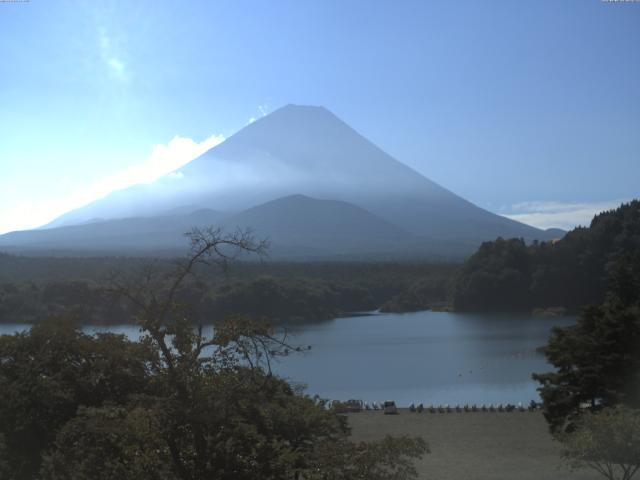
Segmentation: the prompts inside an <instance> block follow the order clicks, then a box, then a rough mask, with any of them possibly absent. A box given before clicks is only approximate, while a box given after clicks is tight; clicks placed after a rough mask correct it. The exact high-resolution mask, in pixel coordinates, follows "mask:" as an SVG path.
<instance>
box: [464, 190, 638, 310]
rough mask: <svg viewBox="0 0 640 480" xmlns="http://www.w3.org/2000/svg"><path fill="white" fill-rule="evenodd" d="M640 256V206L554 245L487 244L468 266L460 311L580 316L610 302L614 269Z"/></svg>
mask: <svg viewBox="0 0 640 480" xmlns="http://www.w3.org/2000/svg"><path fill="white" fill-rule="evenodd" d="M638 252H640V201H637V200H635V201H633V202H630V203H627V204H623V205H621V206H620V207H619V208H618V209H616V210H612V211H608V212H604V213H602V214H600V215H597V216H596V217H595V218H594V219H593V221H592V222H591V226H590V227H589V228H576V229H574V230H573V231H571V232H569V233H567V234H566V235H565V236H564V238H562V239H561V240H558V241H554V242H543V243H537V242H536V243H533V244H531V245H527V244H525V242H524V241H523V240H519V239H511V240H504V239H497V240H495V241H493V242H486V243H484V244H483V245H482V246H481V247H480V249H479V250H478V251H477V252H476V253H475V254H474V255H473V256H472V257H471V258H470V259H469V260H468V261H467V262H466V264H465V265H464V267H463V268H462V271H461V273H460V274H459V276H458V278H457V280H456V282H455V286H454V293H453V304H454V308H455V309H456V310H460V311H465V310H468V311H496V310H531V309H533V308H539V307H542V308H545V307H553V306H563V307H566V308H567V309H569V310H572V311H577V310H578V309H579V308H581V307H582V306H583V305H586V304H594V305H595V304H599V303H601V302H602V301H603V300H604V297H605V292H606V290H607V286H608V284H607V279H608V278H609V277H610V274H611V269H612V268H613V266H614V265H616V264H617V263H618V261H619V260H620V259H622V258H626V257H629V256H631V257H633V256H634V255H638Z"/></svg>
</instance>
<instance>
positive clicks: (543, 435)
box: [349, 409, 601, 480]
mask: <svg viewBox="0 0 640 480" xmlns="http://www.w3.org/2000/svg"><path fill="white" fill-rule="evenodd" d="M349 423H350V425H351V427H352V429H353V432H352V433H353V437H354V439H355V440H373V439H378V438H381V437H383V436H385V435H411V436H422V437H423V438H424V439H425V440H426V441H427V442H428V443H429V447H430V449H431V453H430V454H427V455H425V456H424V457H423V458H422V459H421V460H420V461H419V462H418V463H417V465H416V466H417V467H418V471H419V472H420V478H424V479H431V480H454V479H455V480H485V479H486V480H489V479H491V480H503V479H504V480H564V479H567V480H592V479H593V480H595V479H599V478H601V477H600V476H599V475H598V474H597V473H595V472H592V471H590V470H585V471H580V472H570V471H569V469H568V468H567V467H566V466H565V465H564V464H563V463H562V461H561V459H560V455H559V450H560V449H559V445H558V444H557V443H556V442H554V440H553V439H552V437H551V436H550V435H549V433H548V431H547V424H546V423H545V421H544V418H543V417H542V414H541V413H539V412H535V413H531V412H511V413H436V414H430V413H420V414H418V413H411V412H409V411H408V410H404V409H401V410H400V414H399V415H383V414H382V413H381V412H377V411H371V412H361V413H353V414H350V415H349Z"/></svg>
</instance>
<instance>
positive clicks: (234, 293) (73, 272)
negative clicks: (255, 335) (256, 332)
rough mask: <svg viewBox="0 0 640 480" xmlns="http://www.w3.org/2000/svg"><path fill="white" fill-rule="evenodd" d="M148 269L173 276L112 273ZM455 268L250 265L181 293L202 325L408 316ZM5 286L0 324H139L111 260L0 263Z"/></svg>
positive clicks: (202, 275)
mask: <svg viewBox="0 0 640 480" xmlns="http://www.w3.org/2000/svg"><path fill="white" fill-rule="evenodd" d="M150 265H151V266H152V270H153V271H155V272H170V271H171V265H172V263H171V262H170V261H168V260H157V261H153V262H151V261H149V260H142V259H130V260H129V263H128V264H123V263H122V259H119V258H114V259H112V264H111V269H112V270H118V269H119V272H120V274H121V276H127V275H128V276H131V277H136V275H138V274H139V272H140V271H141V270H144V269H148V268H150ZM92 267H95V271H92V270H91V268H92ZM456 268H457V266H456V265H449V264H417V265H410V264H397V263H379V264H366V263H362V264H347V263H313V264H297V263H266V262H265V263H263V264H260V263H248V262H245V263H238V264H236V265H234V268H233V270H232V271H231V272H230V273H229V274H228V275H224V274H221V273H211V269H208V270H205V269H200V270H199V271H198V276H197V278H198V280H197V281H191V282H188V283H187V284H185V285H183V286H182V287H181V294H182V299H183V300H184V301H186V302H188V303H189V304H190V305H191V306H192V307H193V308H194V309H196V310H197V311H198V314H199V320H200V321H202V322H205V323H212V322H215V321H218V320H220V319H222V318H224V317H225V316H226V315H228V314H231V313H243V314H245V315H247V316H250V317H252V318H256V319H257V318H262V319H266V320H268V321H269V322H271V323H300V322H311V321H318V320H326V319H330V318H334V317H336V316H338V315H341V314H344V313H348V312H358V311H366V310H375V309H377V308H379V307H380V306H382V305H384V309H385V310H387V311H407V310H420V309H425V308H430V307H431V306H434V305H438V306H439V305H442V304H446V302H447V296H448V290H447V289H446V288H445V285H448V282H449V279H450V278H452V276H453V272H454V271H455V269H456ZM21 269H24V270H21ZM52 269H53V271H52ZM56 269H57V270H56ZM65 274H67V275H69V276H68V277H66V278H65V277H64V275H65ZM0 278H1V279H4V281H3V282H0V323H38V322H39V321H41V320H43V319H45V318H47V317H49V316H52V315H59V314H61V313H62V312H65V313H67V314H68V313H69V312H71V313H73V314H74V315H75V316H76V317H77V318H81V319H82V321H83V322H84V323H93V324H106V325H108V324H122V323H130V322H133V321H134V318H133V316H134V312H133V310H132V309H131V305H130V304H128V303H126V302H123V301H122V299H121V298H120V297H117V296H114V295H113V289H112V283H113V282H112V280H113V274H111V273H109V263H108V260H107V259H98V258H94V259H91V258H88V259H87V258H66V259H60V258H27V257H13V256H8V255H4V256H2V255H0ZM10 278H13V280H11V281H9V279H10Z"/></svg>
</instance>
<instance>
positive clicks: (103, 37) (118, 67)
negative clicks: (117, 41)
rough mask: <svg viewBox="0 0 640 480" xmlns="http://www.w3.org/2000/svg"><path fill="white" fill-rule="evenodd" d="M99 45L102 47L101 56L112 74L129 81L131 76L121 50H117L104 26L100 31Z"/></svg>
mask: <svg viewBox="0 0 640 480" xmlns="http://www.w3.org/2000/svg"><path fill="white" fill-rule="evenodd" d="M98 45H99V47H100V57H101V58H102V61H103V62H104V64H105V65H106V66H107V70H108V71H109V73H110V75H111V76H112V77H113V78H115V79H117V80H121V81H127V80H128V79H129V76H128V74H127V69H126V66H125V64H124V62H123V61H122V58H121V55H120V53H121V52H117V49H116V48H115V47H114V46H113V42H112V41H111V38H110V37H109V35H108V34H107V31H106V30H105V29H104V28H101V29H100V30H99V32H98Z"/></svg>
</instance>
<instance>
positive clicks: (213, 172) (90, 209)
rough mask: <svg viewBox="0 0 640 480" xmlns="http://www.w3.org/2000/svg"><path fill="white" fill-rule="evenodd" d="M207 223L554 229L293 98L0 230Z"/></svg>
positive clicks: (299, 245) (96, 237)
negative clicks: (135, 179)
mask: <svg viewBox="0 0 640 480" xmlns="http://www.w3.org/2000/svg"><path fill="white" fill-rule="evenodd" d="M198 210H200V214H196V213H194V212H197V211H198ZM202 211H208V212H211V211H214V212H218V213H217V214H216V215H204V216H203V215H201V214H202ZM127 219H129V220H127ZM140 219H144V220H140ZM189 222H192V223H189ZM203 222H207V223H222V224H224V225H225V226H227V227H230V226H236V225H237V226H242V227H253V228H255V229H256V234H265V235H267V236H269V237H271V238H272V240H273V243H274V246H275V247H276V248H277V249H279V251H284V250H286V248H285V247H287V248H291V249H292V251H293V249H295V250H296V251H305V252H308V253H309V254H311V253H312V252H322V255H331V254H344V253H346V252H350V253H355V252H357V251H360V252H367V253H374V252H380V253H383V252H384V253H390V252H394V251H401V250H403V251H405V253H406V249H407V248H410V250H411V251H413V252H416V253H420V254H427V255H429V254H462V253H469V252H471V251H472V250H473V249H474V248H476V247H477V246H478V244H479V243H480V242H482V241H484V240H491V239H494V238H496V237H498V236H502V237H522V238H525V239H527V240H532V239H540V240H545V239H549V238H551V237H557V232H555V231H554V232H544V231H542V230H538V229H536V228H534V227H531V226H528V225H525V224H522V223H519V222H516V221H513V220H510V219H508V218H505V217H502V216H499V215H495V214H493V213H491V212H488V211H486V210H484V209H481V208H479V207H477V206H475V205H473V204H472V203H470V202H468V201H466V200H464V199H463V198H461V197H459V196H457V195H455V194H454V193H452V192H450V191H448V190H446V189H445V188H443V187H441V186H440V185H438V184H436V183H434V182H432V181H431V180H429V179H427V178H426V177H424V176H423V175H421V174H419V173H417V172H416V171H414V170H412V169H411V168H409V167H407V166H406V165H404V164H402V163H400V162H399V161H397V160H396V159H394V158H392V157H391V156H389V155H388V154H386V153H385V152H384V151H382V150H381V149H380V148H378V147H377V146H375V145H374V144H373V143H371V142H370V141H368V140H367V139H366V138H364V137H363V136H361V135H360V134H358V133H357V132H356V131H355V130H353V129H352V128H351V127H349V126H348V125H347V124H345V123H344V122H342V121H341V120H340V119H339V118H337V117H336V116H335V115H333V114H332V113H331V112H329V111H328V110H326V109H325V108H322V107H310V106H295V105H288V106H286V107H283V108H281V109H279V110H276V111H275V112H273V113H271V114H270V115H267V116H265V117H263V118H261V119H260V120H258V121H256V122H254V123H252V124H250V125H248V126H247V127H245V128H243V129H242V130H240V131H239V132H237V133H236V134H235V135H233V136H231V137H230V138H228V139H227V140H225V141H224V142H223V143H221V144H220V145H218V146H216V147H214V148H212V149H211V150H209V151H208V152H206V153H205V154H203V155H202V156H200V157H198V158H196V159H195V160H193V161H192V162H190V163H189V164H187V165H185V166H184V167H182V168H181V169H180V170H179V171H176V172H173V173H172V174H169V175H167V176H165V177H162V178H160V179H159V180H157V181H155V182H153V183H150V184H143V185H136V186H134V187H131V188H128V189H125V190H121V191H117V192H114V193H112V194H110V195H108V196H107V197H105V198H103V199H101V200H98V201H96V202H93V203H91V204H89V205H86V206H84V207H82V208H79V209H76V210H73V211H71V212H68V213H67V214H65V215H62V216H61V217H59V218H58V219H56V220H54V221H53V222H51V223H50V224H49V225H46V226H45V229H44V230H37V231H27V232H20V233H12V234H7V235H4V236H0V247H8V246H12V247H14V248H18V249H19V248H20V247H21V246H22V247H29V249H37V248H44V249H57V248H66V249H74V248H76V247H79V246H83V247H84V249H85V250H86V249H91V247H92V246H93V247H95V248H99V249H100V250H103V249H105V248H108V247H109V245H112V246H114V248H115V247H116V246H117V247H118V248H124V247H127V248H129V247H131V248H135V249H136V250H140V249H144V248H147V247H148V248H152V247H153V248H160V247H162V246H165V247H174V246H175V242H176V239H179V238H180V236H179V235H178V233H180V232H183V231H185V230H186V229H188V228H185V227H186V226H187V225H190V226H193V225H201V224H203Z"/></svg>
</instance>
